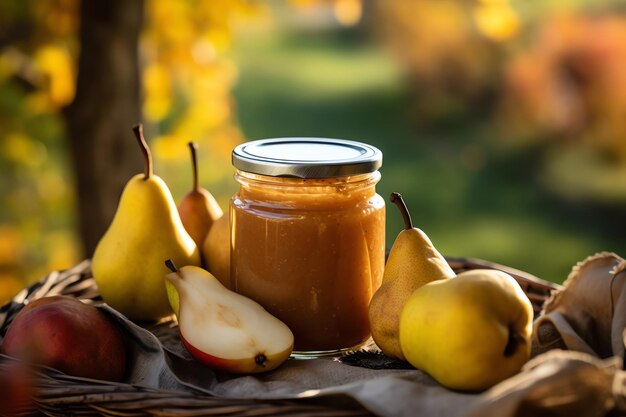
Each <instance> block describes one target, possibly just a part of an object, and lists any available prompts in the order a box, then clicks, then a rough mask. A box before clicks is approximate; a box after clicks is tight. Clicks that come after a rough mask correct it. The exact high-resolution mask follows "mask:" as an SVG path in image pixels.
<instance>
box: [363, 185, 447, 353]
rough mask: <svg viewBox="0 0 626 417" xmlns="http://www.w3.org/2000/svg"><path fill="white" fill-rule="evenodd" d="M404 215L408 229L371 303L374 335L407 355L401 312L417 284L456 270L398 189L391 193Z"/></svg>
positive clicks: (392, 350)
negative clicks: (416, 220)
mask: <svg viewBox="0 0 626 417" xmlns="http://www.w3.org/2000/svg"><path fill="white" fill-rule="evenodd" d="M391 202H392V203H394V204H396V205H397V206H398V208H399V209H400V212H401V213H402V217H403V218H404V224H405V229H404V230H402V231H401V232H400V233H399V234H398V237H396V240H395V242H394V243H393V246H392V247H391V252H390V253H389V258H388V259H387V264H386V265H385V272H384V274H383V282H382V284H381V286H380V288H379V289H378V290H377V291H376V292H375V293H374V296H373V297H372V301H371V302H370V305H369V320H370V330H371V332H372V338H373V339H374V341H375V342H376V344H377V345H378V347H380V349H381V350H382V351H383V353H384V354H385V355H387V356H390V357H394V358H398V359H404V355H403V353H402V350H401V349H400V342H399V324H400V313H401V312H402V308H403V307H404V303H405V302H406V300H407V299H408V298H409V297H410V295H411V294H412V293H413V291H415V290H416V289H417V288H419V287H421V286H423V285H425V284H427V283H429V282H431V281H435V280H441V279H447V278H452V277H454V276H455V273H454V271H453V270H452V268H450V265H448V262H446V260H445V258H444V257H443V256H442V255H441V254H440V253H439V252H438V251H437V249H436V248H435V247H434V246H433V244H432V242H431V241H430V239H429V238H428V236H427V235H426V233H424V232H423V231H421V230H420V229H418V228H416V227H413V222H412V221H411V215H410V213H409V211H408V209H407V207H406V204H405V203H404V200H403V199H402V196H401V195H400V194H398V193H392V194H391Z"/></svg>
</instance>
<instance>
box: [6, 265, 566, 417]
mask: <svg viewBox="0 0 626 417" xmlns="http://www.w3.org/2000/svg"><path fill="white" fill-rule="evenodd" d="M448 262H449V263H450V265H451V266H452V268H453V269H454V270H455V271H456V272H457V273H459V272H462V271H466V270H471V269H479V268H488V269H500V270H503V271H505V272H507V273H509V274H511V275H512V276H513V277H514V278H515V279H516V280H517V281H518V282H519V283H520V284H521V286H522V289H523V290H524V291H525V293H526V294H527V295H528V297H529V299H530V300H531V302H532V304H533V307H534V309H535V313H536V314H537V313H538V312H539V311H540V309H541V306H542V304H543V302H544V301H545V300H546V299H547V298H548V297H549V296H550V293H551V292H552V291H553V290H555V289H557V288H559V286H558V285H556V284H553V283H550V282H547V281H544V280H541V279H539V278H537V277H535V276H532V275H530V274H527V273H525V272H523V271H519V270H515V269H512V268H509V267H506V266H503V265H498V264H494V263H491V262H486V261H483V260H479V259H469V258H448ZM58 294H63V295H70V296H74V297H77V298H80V299H81V300H83V301H86V302H88V303H99V302H101V299H100V297H99V295H98V292H97V288H96V286H95V282H94V280H93V278H92V277H91V269H90V263H89V261H84V262H82V263H81V264H79V265H77V266H75V267H74V268H71V269H68V270H65V271H55V272H52V273H50V274H49V275H47V276H46V277H44V278H43V279H42V280H40V281H39V282H37V283H35V284H33V285H31V286H30V287H28V288H25V289H24V290H22V291H21V292H20V293H19V294H18V295H17V296H15V298H14V299H13V300H12V301H11V302H9V303H8V304H6V305H4V306H2V307H1V308H0V336H3V335H4V334H5V332H6V329H7V327H8V326H9V324H10V323H11V321H12V320H13V317H14V316H15V314H16V313H17V312H18V311H19V310H20V309H21V308H22V307H23V305H24V304H25V302H28V301H32V300H35V299H37V298H41V297H44V296H50V295H58ZM13 362H14V361H13V360H12V359H11V358H9V357H7V356H4V355H0V373H3V372H6V371H8V370H9V369H10V368H11V366H13V365H14V363H13ZM35 392H36V395H35V398H34V403H32V404H29V406H28V407H26V408H25V409H24V410H23V412H20V413H18V415H24V416H26V415H33V414H37V413H39V414H43V415H48V416H68V415H98V414H100V415H105V416H208V415H224V416H235V415H236V416H275V415H281V416H283V415H298V416H331V415H332V416H363V415H370V413H369V412H368V411H367V410H366V409H364V408H362V407H360V406H358V405H357V404H355V403H354V402H349V403H346V402H345V401H344V402H342V401H332V402H328V403H324V402H323V401H320V400H319V399H317V400H316V399H311V400H308V401H304V400H298V401H295V400H249V399H246V400H244V399H232V398H223V397H214V396H209V395H202V394H193V393H189V392H179V391H165V390H157V389H148V388H144V387H138V386H135V385H129V384H123V383H113V382H108V381H97V380H91V379H86V378H77V377H73V376H69V375H65V374H62V373H60V372H58V371H55V370H53V369H49V368H41V369H39V370H38V372H37V373H36V384H35Z"/></svg>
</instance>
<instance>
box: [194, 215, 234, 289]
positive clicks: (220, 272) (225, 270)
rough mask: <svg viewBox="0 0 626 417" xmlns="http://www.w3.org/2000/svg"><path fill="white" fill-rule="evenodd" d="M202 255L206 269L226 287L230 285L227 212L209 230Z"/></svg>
mask: <svg viewBox="0 0 626 417" xmlns="http://www.w3.org/2000/svg"><path fill="white" fill-rule="evenodd" d="M201 250H202V255H203V257H204V261H205V263H206V269H207V270H208V271H209V272H210V273H211V274H213V276H214V277H215V278H217V279H218V280H219V281H220V282H221V283H222V285H224V286H225V287H226V288H231V285H230V218H229V215H228V214H226V215H224V216H222V217H220V218H219V219H217V220H216V221H215V223H213V226H212V227H211V229H210V230H209V234H208V235H207V238H206V240H205V241H204V245H202V248H201Z"/></svg>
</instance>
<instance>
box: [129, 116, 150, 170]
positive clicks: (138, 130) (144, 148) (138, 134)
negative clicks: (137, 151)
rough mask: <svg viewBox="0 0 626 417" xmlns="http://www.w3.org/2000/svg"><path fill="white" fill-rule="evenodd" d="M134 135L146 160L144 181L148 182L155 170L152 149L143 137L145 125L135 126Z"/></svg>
mask: <svg viewBox="0 0 626 417" xmlns="http://www.w3.org/2000/svg"><path fill="white" fill-rule="evenodd" d="M133 133H134V134H135V137H136V138H137V142H139V147H140V148H141V152H143V157H144V159H145V161H146V162H145V164H146V165H145V170H144V179H145V180H147V179H149V178H150V177H152V174H153V169H152V154H151V153H150V148H149V147H148V143H147V142H146V139H145V138H144V137H143V125H142V124H141V123H139V124H137V125H135V126H133Z"/></svg>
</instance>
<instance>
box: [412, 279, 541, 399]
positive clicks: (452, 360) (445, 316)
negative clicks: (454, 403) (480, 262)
mask: <svg viewBox="0 0 626 417" xmlns="http://www.w3.org/2000/svg"><path fill="white" fill-rule="evenodd" d="M532 324H533V307H532V304H531V302H530V300H529V299H528V297H527V296H526V294H524V291H522V288H521V287H520V285H519V284H518V283H517V281H515V279H514V278H513V277H511V276H510V275H508V274H506V273H504V272H502V271H496V270H492V269H485V270H473V271H466V272H462V273H460V274H459V275H458V276H457V277H456V278H454V279H450V280H444V281H435V282H431V283H429V284H426V285H424V286H423V287H421V288H419V289H418V290H416V291H415V292H414V293H413V295H411V297H410V298H409V300H408V301H407V302H406V304H405V306H404V309H403V311H402V314H401V316H400V345H401V347H402V351H403V352H404V356H405V357H406V359H407V360H408V361H409V362H410V363H411V365H413V366H415V367H416V368H418V369H421V370H423V371H425V372H428V373H429V374H430V375H431V376H432V377H433V378H435V379H436V380H437V381H438V382H439V383H440V384H442V385H444V386H446V387H448V388H452V389H457V390H465V391H479V390H484V389H487V388H489V387H491V386H493V385H495V384H497V383H498V382H501V381H503V380H505V379H506V378H508V377H510V376H513V375H515V374H516V373H517V372H519V370H520V369H521V368H522V366H523V365H524V364H525V363H526V361H528V359H529V357H530V349H531V332H532Z"/></svg>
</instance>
